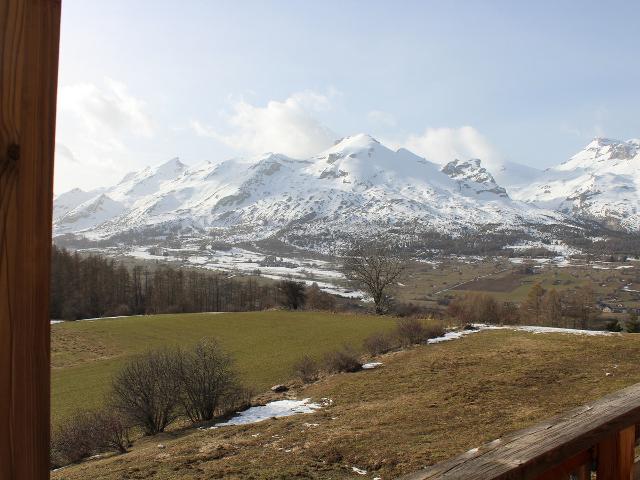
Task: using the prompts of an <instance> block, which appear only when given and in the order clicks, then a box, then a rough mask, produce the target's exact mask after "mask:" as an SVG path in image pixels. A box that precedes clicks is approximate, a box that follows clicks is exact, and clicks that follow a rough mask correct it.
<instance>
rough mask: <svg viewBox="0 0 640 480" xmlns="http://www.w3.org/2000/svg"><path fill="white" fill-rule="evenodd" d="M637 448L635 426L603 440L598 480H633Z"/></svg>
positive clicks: (599, 456)
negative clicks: (635, 450)
mask: <svg viewBox="0 0 640 480" xmlns="http://www.w3.org/2000/svg"><path fill="white" fill-rule="evenodd" d="M635 446H636V427H635V425H632V426H630V427H628V428H625V429H624V430H621V431H619V432H615V433H613V434H611V435H609V436H608V437H607V438H605V439H604V440H602V441H601V442H600V444H599V445H598V470H597V478H598V480H631V479H632V478H633V476H632V474H633V463H634V456H635V455H634V449H635Z"/></svg>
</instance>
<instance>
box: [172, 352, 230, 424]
mask: <svg viewBox="0 0 640 480" xmlns="http://www.w3.org/2000/svg"><path fill="white" fill-rule="evenodd" d="M181 356H182V358H181V361H180V362H179V365H180V371H179V382H180V391H181V396H180V401H181V404H182V408H183V410H184V414H185V415H186V416H187V417H188V418H189V419H190V420H191V421H192V422H194V423H195V422H202V421H208V420H211V419H213V418H214V416H215V415H216V414H217V413H225V412H227V411H228V410H229V409H231V408H234V407H235V398H236V396H237V395H236V394H237V392H238V390H239V389H240V387H239V381H238V375H237V373H236V372H235V370H234V368H233V360H232V358H231V357H230V356H229V355H228V354H227V353H225V352H224V351H223V350H222V348H221V347H220V346H219V344H218V343H217V342H216V341H214V340H209V341H204V340H202V341H200V342H198V343H197V344H196V345H194V347H193V348H191V349H190V350H187V351H183V352H181ZM232 397H233V398H234V400H233V401H230V399H231V398H232Z"/></svg>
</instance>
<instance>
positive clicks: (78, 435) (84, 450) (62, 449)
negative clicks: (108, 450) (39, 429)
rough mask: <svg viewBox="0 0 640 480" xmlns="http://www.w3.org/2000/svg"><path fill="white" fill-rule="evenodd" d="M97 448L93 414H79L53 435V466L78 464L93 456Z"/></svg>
mask: <svg viewBox="0 0 640 480" xmlns="http://www.w3.org/2000/svg"><path fill="white" fill-rule="evenodd" d="M97 447H98V442H97V441H96V438H95V435H94V428H93V419H92V415H91V412H89V411H81V412H77V413H76V414H75V415H74V416H73V417H71V418H69V419H68V420H66V421H65V422H63V423H62V424H60V425H59V426H58V427H57V428H56V429H54V430H53V432H52V434H51V466H52V467H53V468H57V467H62V466H64V465H68V464H70V463H77V462H79V461H80V460H82V459H85V458H88V457H90V456H91V455H93V454H94V452H95V451H96V449H97Z"/></svg>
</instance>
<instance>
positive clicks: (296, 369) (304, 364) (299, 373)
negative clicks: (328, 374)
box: [292, 355, 320, 383]
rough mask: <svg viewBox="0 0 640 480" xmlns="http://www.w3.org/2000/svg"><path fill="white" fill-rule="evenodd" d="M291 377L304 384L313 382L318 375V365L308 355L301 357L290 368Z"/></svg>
mask: <svg viewBox="0 0 640 480" xmlns="http://www.w3.org/2000/svg"><path fill="white" fill-rule="evenodd" d="M292 371H293V375H294V376H295V377H297V378H299V379H300V380H302V381H303V382H304V383H311V382H315V381H316V380H317V379H318V376H319V374H320V368H319V367H318V363H317V362H316V361H315V360H314V359H313V358H311V357H310V356H308V355H303V356H302V357H301V358H300V359H299V360H298V361H296V362H295V363H294V364H293V366H292Z"/></svg>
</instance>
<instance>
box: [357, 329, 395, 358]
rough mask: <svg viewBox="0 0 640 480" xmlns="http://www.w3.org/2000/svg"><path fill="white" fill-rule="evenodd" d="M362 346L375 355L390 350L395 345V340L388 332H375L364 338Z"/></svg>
mask: <svg viewBox="0 0 640 480" xmlns="http://www.w3.org/2000/svg"><path fill="white" fill-rule="evenodd" d="M362 346H363V347H364V349H365V350H366V351H367V353H369V355H373V356H376V355H380V354H382V353H387V352H388V351H390V350H392V349H393V348H394V347H395V342H394V341H393V338H391V336H390V335H389V334H387V333H383V332H376V333H373V334H371V335H369V336H368V337H367V338H365V339H364V341H363V342H362Z"/></svg>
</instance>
